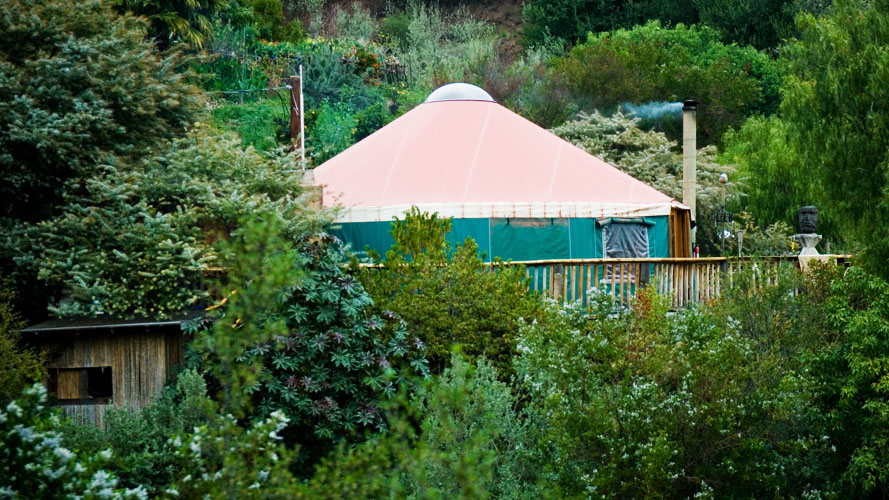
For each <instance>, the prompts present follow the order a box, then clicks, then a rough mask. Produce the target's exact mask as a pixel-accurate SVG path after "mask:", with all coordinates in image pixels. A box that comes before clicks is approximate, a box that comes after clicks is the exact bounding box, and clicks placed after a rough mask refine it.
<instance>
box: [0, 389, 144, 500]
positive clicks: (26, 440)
mask: <svg viewBox="0 0 889 500" xmlns="http://www.w3.org/2000/svg"><path fill="white" fill-rule="evenodd" d="M46 401H47V398H46V389H45V388H44V387H43V386H42V385H40V384H34V385H33V386H32V387H30V388H28V389H26V390H25V391H24V392H23V393H22V397H21V398H19V399H17V400H15V401H12V402H10V403H9V404H7V405H6V407H5V408H2V409H0V440H2V441H0V444H2V445H0V497H2V498H32V499H42V498H47V499H49V498H63V497H65V498H83V499H98V498H111V499H130V498H139V499H144V498H147V497H148V496H147V494H146V492H145V490H144V489H143V488H141V487H137V488H133V489H126V490H124V489H119V488H117V487H116V486H117V479H116V478H115V477H114V476H113V475H112V474H110V473H108V472H107V471H106V470H105V469H104V467H105V466H107V464H108V461H109V460H110V459H111V452H110V451H108V450H105V451H102V452H99V453H92V454H89V453H80V454H75V453H74V452H73V451H71V450H69V449H68V448H65V447H63V446H62V437H61V435H60V434H59V432H58V431H56V428H58V426H59V417H58V415H57V414H56V413H53V412H52V411H50V409H49V408H47V406H46Z"/></svg>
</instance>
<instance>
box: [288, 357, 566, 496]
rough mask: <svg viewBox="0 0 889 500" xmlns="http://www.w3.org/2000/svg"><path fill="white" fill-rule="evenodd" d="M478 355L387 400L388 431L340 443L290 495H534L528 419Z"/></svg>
mask: <svg viewBox="0 0 889 500" xmlns="http://www.w3.org/2000/svg"><path fill="white" fill-rule="evenodd" d="M517 406H518V398H517V396H516V395H515V394H513V392H512V390H511V389H510V387H509V386H508V385H507V384H505V383H503V382H501V381H499V380H498V373H497V370H496V369H494V368H493V367H492V366H491V365H490V363H488V362H487V361H485V360H484V359H480V360H479V361H478V362H477V363H476V364H475V365H473V364H470V363H468V362H467V361H466V359H465V358H463V357H462V356H460V355H455V356H454V357H453V358H452V360H451V366H450V367H449V368H447V369H445V370H444V372H442V374H441V375H440V376H438V377H434V378H431V379H429V380H428V381H426V383H425V384H423V385H422V386H420V387H418V388H417V391H416V393H415V394H414V395H413V396H412V397H411V396H407V395H405V396H403V397H402V398H400V399H399V401H398V404H397V405H390V410H389V412H388V414H389V419H388V420H389V424H390V432H388V433H387V434H383V435H379V436H375V437H374V438H372V439H371V440H369V441H367V442H366V443H363V444H362V445H360V446H357V447H353V448H348V447H340V448H339V449H338V450H337V451H336V452H335V453H333V454H331V455H330V456H329V457H327V458H326V459H325V460H323V461H322V462H321V464H319V466H318V467H317V469H316V472H315V475H314V476H313V477H312V478H311V479H310V480H309V481H307V482H306V483H305V484H304V485H302V487H301V488H299V489H298V490H297V491H298V493H297V497H298V498H311V499H341V498H348V499H359V498H455V499H467V500H468V499H475V498H503V499H531V498H539V495H540V494H541V491H540V490H538V487H539V484H538V480H539V479H541V476H542V474H541V472H542V467H541V465H542V463H543V462H545V461H547V460H548V459H549V457H546V456H542V455H537V454H536V453H537V448H536V447H535V443H534V438H533V436H534V433H535V432H536V428H535V427H534V425H535V424H536V420H534V419H532V418H527V417H528V416H527V415H524V414H523V413H522V412H521V411H520V410H518V409H517Z"/></svg>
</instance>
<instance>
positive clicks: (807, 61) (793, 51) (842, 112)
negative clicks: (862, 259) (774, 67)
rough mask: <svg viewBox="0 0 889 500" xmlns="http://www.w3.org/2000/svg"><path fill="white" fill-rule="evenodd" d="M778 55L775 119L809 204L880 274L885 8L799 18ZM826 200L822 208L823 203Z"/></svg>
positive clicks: (888, 122) (887, 220)
mask: <svg viewBox="0 0 889 500" xmlns="http://www.w3.org/2000/svg"><path fill="white" fill-rule="evenodd" d="M799 23H800V28H801V35H800V38H799V40H798V41H795V42H793V43H791V44H789V46H788V47H787V50H785V51H784V53H783V54H782V58H783V59H784V61H785V63H786V65H787V68H788V72H789V75H788V77H787V79H786V83H785V86H784V92H783V96H784V100H783V102H782V104H781V115H782V118H783V119H784V120H786V121H787V122H788V126H789V137H790V143H791V145H792V146H793V147H794V149H795V151H796V152H797V154H799V157H800V158H799V164H800V165H802V166H803V167H804V168H805V169H806V171H807V178H811V179H814V180H815V182H817V186H818V187H819V188H820V189H819V191H817V192H816V193H815V194H817V195H818V199H816V200H813V201H812V202H811V203H813V204H815V205H823V206H825V210H824V211H825V212H827V213H828V214H829V216H830V217H831V218H832V219H834V220H835V221H836V222H837V224H838V226H839V227H840V228H842V231H843V234H842V235H843V236H844V237H845V238H848V240H850V241H852V242H854V243H856V244H858V245H860V246H862V247H866V248H867V251H866V255H865V256H866V257H867V258H868V262H869V264H870V269H871V270H873V271H874V272H878V273H880V274H883V275H885V273H886V266H885V260H886V257H887V255H889V238H887V229H889V203H887V201H889V183H887V177H886V167H887V161H889V158H887V154H886V151H887V147H889V111H887V109H886V108H885V107H884V106H882V105H880V104H879V103H882V102H885V101H886V99H887V97H889V96H887V92H889V90H887V89H889V52H887V50H886V47H887V44H889V2H886V1H884V0H875V1H873V2H858V1H854V0H838V1H836V2H834V5H833V7H832V8H831V11H830V13H829V14H828V15H825V16H822V17H818V18H816V17H814V16H812V15H803V16H800V18H799ZM825 202H826V203H825Z"/></svg>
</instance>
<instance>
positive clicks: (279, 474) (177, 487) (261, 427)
mask: <svg viewBox="0 0 889 500" xmlns="http://www.w3.org/2000/svg"><path fill="white" fill-rule="evenodd" d="M287 422H288V419H287V417H286V416H285V415H284V414H283V413H282V412H274V413H272V414H271V415H270V416H269V418H267V419H262V420H260V419H258V420H256V421H254V422H253V423H252V424H251V425H249V426H248V427H247V428H246V429H245V428H244V427H242V426H240V425H239V424H238V422H237V420H236V419H235V418H234V417H233V416H231V415H226V416H219V417H217V418H215V419H213V420H212V421H211V422H210V423H209V424H207V425H203V426H201V427H198V428H195V431H194V433H192V434H188V435H186V436H177V437H175V438H173V439H171V445H172V446H173V447H175V451H174V458H175V460H176V464H177V468H176V474H177V475H176V479H175V480H174V481H173V483H172V485H171V486H170V488H168V489H167V490H165V493H167V494H168V495H170V496H171V497H174V498H251V499H264V498H292V489H293V488H294V486H295V484H294V483H295V481H294V479H293V475H292V474H291V473H290V471H289V470H288V465H289V464H290V463H291V460H292V456H293V453H292V452H291V451H289V450H288V449H287V448H286V447H285V446H284V445H283V444H282V443H281V436H280V434H279V433H280V432H281V431H282V430H283V429H284V428H285V427H286V426H287Z"/></svg>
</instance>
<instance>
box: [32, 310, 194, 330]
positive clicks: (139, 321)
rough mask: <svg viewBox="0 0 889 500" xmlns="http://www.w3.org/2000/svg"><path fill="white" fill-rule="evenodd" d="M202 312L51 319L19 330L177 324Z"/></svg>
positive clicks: (93, 328)
mask: <svg viewBox="0 0 889 500" xmlns="http://www.w3.org/2000/svg"><path fill="white" fill-rule="evenodd" d="M203 314H204V311H188V312H187V313H182V314H178V315H174V316H173V317H172V318H169V319H152V318H133V319H120V318H114V317H99V318H73V319H51V320H48V321H44V322H42V323H38V324H36V325H33V326H29V327H28V328H24V329H22V330H21V333H54V332H59V333H61V332H71V333H76V332H77V331H81V330H107V329H112V328H115V329H116V328H132V327H140V326H141V327H145V326H164V325H179V324H182V323H184V322H186V321H189V320H192V319H195V318H197V317H200V316H202V315H203Z"/></svg>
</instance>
